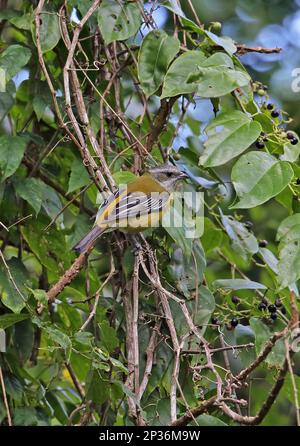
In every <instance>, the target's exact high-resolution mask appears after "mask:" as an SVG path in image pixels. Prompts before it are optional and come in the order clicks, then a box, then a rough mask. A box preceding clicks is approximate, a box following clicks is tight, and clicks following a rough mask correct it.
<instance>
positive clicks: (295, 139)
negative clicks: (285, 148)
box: [290, 138, 299, 146]
mask: <svg viewBox="0 0 300 446" xmlns="http://www.w3.org/2000/svg"><path fill="white" fill-rule="evenodd" d="M298 142H299V140H298V138H293V139H291V140H290V143H291V144H292V145H293V146H295V145H296V144H298Z"/></svg>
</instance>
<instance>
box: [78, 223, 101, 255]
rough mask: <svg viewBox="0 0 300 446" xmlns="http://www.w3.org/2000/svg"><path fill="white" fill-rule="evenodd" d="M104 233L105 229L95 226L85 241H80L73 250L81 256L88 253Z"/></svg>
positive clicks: (84, 238)
mask: <svg viewBox="0 0 300 446" xmlns="http://www.w3.org/2000/svg"><path fill="white" fill-rule="evenodd" d="M103 231H104V229H103V228H99V226H95V227H94V228H93V229H92V230H91V231H90V232H89V233H88V234H87V235H86V236H85V237H83V239H81V240H80V242H78V243H77V244H76V245H75V246H74V247H73V248H72V249H73V251H76V252H77V253H79V254H81V253H82V252H84V251H86V250H87V249H88V248H89V247H90V246H91V245H92V244H93V243H94V242H95V241H96V240H97V238H98V237H99V236H100V235H101V234H102V232H103Z"/></svg>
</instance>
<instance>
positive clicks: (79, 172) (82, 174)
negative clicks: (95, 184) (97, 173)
mask: <svg viewBox="0 0 300 446" xmlns="http://www.w3.org/2000/svg"><path fill="white" fill-rule="evenodd" d="M90 182H91V180H90V177H89V174H88V172H87V170H86V168H85V167H84V165H83V163H82V160H80V159H79V158H75V159H74V161H73V163H72V167H71V175H70V179H69V187H68V192H67V193H68V194H69V193H71V192H73V191H74V190H77V189H80V188H81V187H83V186H86V185H87V184H89V183H90Z"/></svg>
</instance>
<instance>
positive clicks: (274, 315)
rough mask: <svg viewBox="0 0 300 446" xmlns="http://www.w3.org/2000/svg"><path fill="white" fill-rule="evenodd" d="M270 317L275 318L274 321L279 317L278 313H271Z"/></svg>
mask: <svg viewBox="0 0 300 446" xmlns="http://www.w3.org/2000/svg"><path fill="white" fill-rule="evenodd" d="M270 318H271V319H273V321H275V319H277V313H271V314H270Z"/></svg>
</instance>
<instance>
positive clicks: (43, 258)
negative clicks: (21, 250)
mask: <svg viewBox="0 0 300 446" xmlns="http://www.w3.org/2000/svg"><path fill="white" fill-rule="evenodd" d="M48 223H49V220H48V219H45V218H44V219H42V218H41V216H40V218H39V219H38V220H35V221H30V222H28V223H27V225H26V226H24V227H22V228H21V231H22V235H23V237H24V239H25V240H26V242H27V243H28V245H29V246H30V249H31V250H32V252H33V253H34V254H35V255H36V257H37V258H38V259H39V261H40V262H41V264H42V265H44V266H45V267H46V268H47V269H48V270H49V271H51V272H52V273H54V276H55V277H56V276H57V275H59V274H60V273H62V272H63V270H64V266H65V267H67V266H68V264H69V258H70V253H69V251H68V250H67V247H66V241H65V236H64V234H63V232H62V231H57V230H56V228H55V227H53V226H52V227H51V228H49V229H47V231H45V227H46V225H47V224H48Z"/></svg>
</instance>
